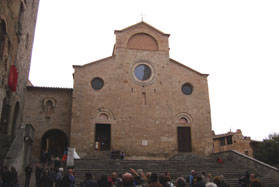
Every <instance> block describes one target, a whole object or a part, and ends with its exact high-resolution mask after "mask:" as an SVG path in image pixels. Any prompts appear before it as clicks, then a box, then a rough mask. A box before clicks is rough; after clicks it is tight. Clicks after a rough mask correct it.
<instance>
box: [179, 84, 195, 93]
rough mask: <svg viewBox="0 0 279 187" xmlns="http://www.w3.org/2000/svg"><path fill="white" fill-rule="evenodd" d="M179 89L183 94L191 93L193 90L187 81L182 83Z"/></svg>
mask: <svg viewBox="0 0 279 187" xmlns="http://www.w3.org/2000/svg"><path fill="white" fill-rule="evenodd" d="M181 89H182V92H183V93H184V94H185V95H191V94H192V92H193V86H192V85H191V84H189V83H185V84H183V85H182V88H181Z"/></svg>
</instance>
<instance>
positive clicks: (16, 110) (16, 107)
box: [12, 102, 19, 136]
mask: <svg viewBox="0 0 279 187" xmlns="http://www.w3.org/2000/svg"><path fill="white" fill-rule="evenodd" d="M18 116H19V102H16V105H15V109H14V114H13V124H12V136H14V135H15V133H16V128H17V122H18Z"/></svg>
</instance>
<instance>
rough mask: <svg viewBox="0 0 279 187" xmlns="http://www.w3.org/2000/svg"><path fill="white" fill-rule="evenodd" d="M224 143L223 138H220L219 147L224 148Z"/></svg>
mask: <svg viewBox="0 0 279 187" xmlns="http://www.w3.org/2000/svg"><path fill="white" fill-rule="evenodd" d="M225 144H226V143H225V138H224V137H223V138H220V145H221V146H224V145H225Z"/></svg>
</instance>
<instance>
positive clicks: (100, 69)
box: [71, 23, 213, 157]
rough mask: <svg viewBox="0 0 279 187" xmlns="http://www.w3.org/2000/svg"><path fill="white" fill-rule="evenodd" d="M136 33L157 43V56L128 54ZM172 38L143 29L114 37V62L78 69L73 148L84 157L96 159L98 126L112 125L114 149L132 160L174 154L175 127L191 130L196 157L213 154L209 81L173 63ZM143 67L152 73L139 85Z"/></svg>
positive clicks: (143, 52) (108, 60)
mask: <svg viewBox="0 0 279 187" xmlns="http://www.w3.org/2000/svg"><path fill="white" fill-rule="evenodd" d="M136 33H146V34H148V35H149V36H152V37H153V38H154V39H156V42H157V44H158V50H154V49H155V48H152V50H144V49H142V48H143V46H142V45H144V43H141V46H140V49H135V48H136V47H135V46H133V48H134V49H128V48H127V43H128V41H129V38H130V37H131V36H134V35H135V34H136ZM168 36H169V35H167V34H163V33H161V32H159V31H158V30H155V29H154V28H152V27H150V26H149V25H146V24H145V23H141V24H138V25H136V26H134V27H130V28H128V29H124V30H122V31H116V45H115V46H116V47H115V49H114V55H113V56H111V57H108V58H106V59H102V60H100V61H96V62H93V63H90V64H86V65H84V66H74V68H75V72H74V90H73V108H72V123H71V146H72V147H75V148H76V150H77V152H78V153H79V154H80V156H82V157H83V156H86V155H90V154H94V151H95V124H96V123H103V124H111V148H112V149H113V150H122V151H124V152H126V154H127V155H128V156H129V155H134V156H135V155H136V156H157V157H159V156H165V157H168V156H170V155H171V154H174V153H176V152H177V150H178V142H177V141H178V140H177V127H186V126H188V127H191V136H192V137H191V138H192V139H191V140H192V151H193V152H196V153H200V154H209V153H211V152H212V149H213V147H212V134H211V119H210V104H209V95H208V87H207V75H204V74H201V73H198V72H196V71H194V70H192V69H190V68H188V67H186V66H184V65H182V64H180V63H178V62H176V61H174V60H172V59H170V58H169V53H168V51H169V48H168ZM147 43H148V42H147ZM140 63H144V64H146V65H147V66H149V67H150V68H151V70H152V75H151V78H150V79H148V80H147V81H138V80H137V79H136V78H135V75H134V73H133V72H134V69H135V67H136V66H137V65H138V64H140ZM95 77H99V78H101V79H103V81H104V86H103V88H102V89H100V90H94V89H93V88H92V87H91V80H92V79H93V78H95ZM184 83H190V84H191V85H192V86H193V93H192V94H191V95H185V94H183V93H182V91H181V88H182V85H183V84H184ZM102 116H106V117H105V118H102ZM181 118H186V119H187V120H186V122H185V123H184V122H181V120H180V119H181ZM80 142H83V143H82V144H80Z"/></svg>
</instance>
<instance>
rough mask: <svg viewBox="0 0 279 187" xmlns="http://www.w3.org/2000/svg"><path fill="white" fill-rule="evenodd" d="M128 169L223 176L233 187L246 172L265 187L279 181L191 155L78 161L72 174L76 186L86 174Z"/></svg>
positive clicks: (242, 167)
mask: <svg viewBox="0 0 279 187" xmlns="http://www.w3.org/2000/svg"><path fill="white" fill-rule="evenodd" d="M129 168H133V169H143V170H144V171H145V172H147V171H150V172H154V173H157V174H163V173H164V172H166V171H168V172H169V173H170V175H171V176H172V177H173V179H175V178H177V177H179V176H184V177H186V176H188V175H189V174H190V171H191V170H196V171H197V172H199V173H201V172H202V171H205V172H206V173H211V174H212V175H213V176H216V175H221V174H223V175H224V177H225V181H226V182H227V183H229V184H230V185H231V186H232V187H234V186H235V187H238V186H239V184H238V178H239V177H240V176H241V175H244V173H245V172H246V171H250V172H253V173H256V174H257V175H258V176H259V177H260V180H261V181H262V182H263V183H264V184H266V186H268V187H278V186H279V180H275V179H274V178H272V177H271V176H266V175H265V173H257V172H256V170H253V168H249V167H246V166H244V165H236V164H235V163H233V162H229V161H225V162H224V163H223V164H220V163H217V162H216V157H215V156H208V157H201V156H198V155H195V154H193V153H188V154H178V155H176V156H174V157H172V158H170V159H169V160H110V159H98V158H94V159H89V158H88V159H81V160H75V174H76V178H77V183H78V184H79V182H81V181H82V180H83V179H84V175H85V173H86V172H90V173H92V174H93V175H94V176H96V177H97V178H98V177H100V176H101V175H102V174H106V175H111V173H112V172H113V171H116V172H117V173H124V172H127V171H129Z"/></svg>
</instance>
